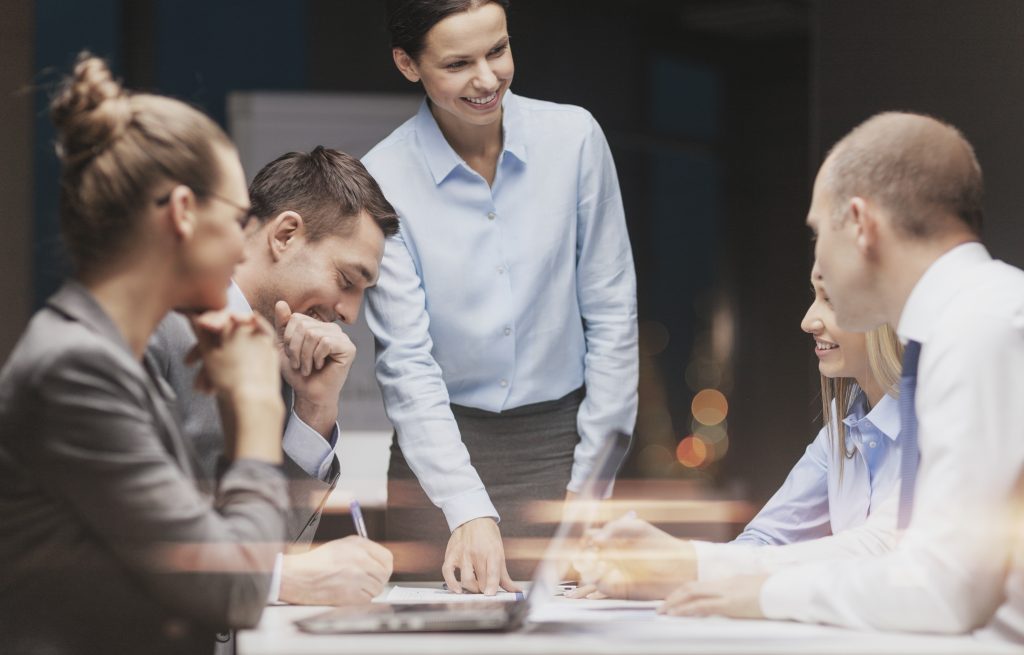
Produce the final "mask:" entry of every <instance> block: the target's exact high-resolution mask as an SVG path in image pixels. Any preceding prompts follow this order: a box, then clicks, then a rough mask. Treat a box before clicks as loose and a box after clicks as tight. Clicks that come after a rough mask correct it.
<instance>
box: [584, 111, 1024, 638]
mask: <svg viewBox="0 0 1024 655" xmlns="http://www.w3.org/2000/svg"><path fill="white" fill-rule="evenodd" d="M982 196H983V184H982V175H981V167H980V166H979V164H978V161H977V159H976V157H975V155H974V150H973V148H972V147H971V145H970V144H969V143H968V142H967V140H966V139H965V138H964V137H963V135H961V134H960V132H958V131H957V130H956V129H955V128H954V127H952V126H950V125H947V124H945V123H942V122H940V121H937V120H935V119H933V118H929V117H927V116H920V115H915V114H906V113H885V114H879V115H877V116H875V117H873V118H871V119H870V120H868V121H866V122H865V123H863V124H862V125H860V126H858V127H857V128H856V129H854V130H853V131H852V132H850V134H848V135H847V136H846V137H845V138H843V139H842V140H841V141H840V142H839V143H837V144H836V145H835V147H833V149H832V150H831V152H830V153H829V155H828V157H827V158H826V160H825V162H824V164H823V165H822V167H821V170H820V171H819V173H818V177H817V179H816V181H815V185H814V194H813V198H812V202H811V208H810V211H809V213H808V216H807V224H808V226H809V227H810V228H811V229H812V230H813V231H814V233H815V235H816V246H815V255H816V257H817V260H818V264H819V267H820V272H821V274H822V278H823V282H824V286H825V291H826V293H827V294H828V296H829V298H830V300H831V302H832V304H833V307H834V309H835V313H836V320H837V322H838V323H839V325H840V327H842V328H843V329H845V330H849V331H858V332H866V331H868V330H871V329H873V328H875V327H877V326H879V325H882V324H883V323H888V324H890V325H894V326H897V331H898V333H899V335H900V338H901V340H902V341H904V343H905V344H906V351H907V356H906V357H905V359H904V362H903V370H904V378H903V379H902V380H901V383H900V394H901V407H900V414H901V450H902V453H901V459H902V462H901V476H902V482H901V488H900V493H899V497H898V498H895V499H893V500H894V502H896V503H898V509H897V513H898V515H899V528H900V530H901V531H902V532H901V533H900V535H899V541H898V544H897V545H896V546H895V548H893V549H891V550H887V552H883V553H880V554H879V553H876V554H874V555H873V556H872V555H868V554H867V553H856V552H854V553H848V555H850V554H852V555H856V556H857V557H855V558H850V557H846V558H845V559H839V558H837V559H833V560H829V561H822V562H816V563H811V564H801V565H796V566H789V567H787V568H784V569H782V570H780V571H777V572H775V573H773V574H771V575H770V576H765V575H752V576H743V577H733V578H725V579H718V580H715V581H705V580H702V581H697V582H684V583H683V584H682V585H681V586H679V587H678V588H677V589H676V590H675V591H673V592H671V593H670V594H669V596H668V598H667V600H666V602H665V604H664V605H663V606H662V608H661V611H662V612H663V613H667V614H678V615H701V614H724V615H728V616H736V617H749V618H763V617H767V618H773V619H789V620H797V621H805V622H820V623H831V624H836V625H843V626H848V627H855V628H873V629H881V630H901V631H915V632H933V633H966V632H971V631H977V634H978V635H979V636H980V637H984V638H996V639H1000V640H1007V641H1014V642H1024V550H1022V548H1024V541H1022V539H1021V537H1022V536H1024V535H1022V534H1019V533H1021V532H1022V531H1021V529H1020V528H1019V527H1016V526H1019V525H1020V524H1021V520H1020V518H1021V517H1020V516H1019V512H1017V511H1015V506H1016V505H1018V504H1019V502H1015V501H1020V500H1021V491H1020V488H1021V486H1022V485H1021V471H1022V469H1024V402H1021V401H1022V399H1024V373H1022V372H1024V273H1022V272H1021V271H1020V270H1018V269H1016V268H1013V267H1012V266H1008V265H1007V264H1004V263H1002V262H998V261H995V260H993V259H992V258H991V257H990V256H989V254H988V252H987V251H986V249H985V247H984V246H983V245H982V244H981V243H980V232H981V224H982ZM1015 533H1018V534H1015ZM600 537H601V538H600V539H597V540H596V541H597V542H598V543H597V544H596V545H595V548H593V549H591V552H590V553H589V558H590V559H594V560H596V561H597V562H598V563H599V564H600V565H595V566H593V567H590V568H592V569H593V570H594V571H596V573H595V574H593V575H591V576H589V577H591V579H590V580H587V577H588V573H586V572H584V581H585V582H592V583H593V584H594V585H595V586H596V587H597V589H598V590H599V591H601V592H605V593H608V592H611V593H616V592H619V591H621V590H622V589H628V590H630V591H637V590H640V591H645V590H646V591H652V590H654V591H657V590H656V589H654V587H655V586H656V585H653V584H652V583H651V581H649V580H642V579H635V578H636V577H637V576H636V572H637V571H648V570H651V569H652V568H657V569H658V570H659V571H662V572H663V575H662V576H661V577H660V579H659V580H658V581H657V583H658V584H661V585H663V584H664V582H665V580H671V579H672V578H673V577H675V578H683V579H686V578H691V579H692V578H693V577H694V576H695V575H696V574H697V573H696V571H695V569H696V564H695V558H694V552H693V548H692V546H689V545H688V544H686V543H685V542H680V541H678V540H673V539H671V538H670V537H668V535H664V534H660V535H659V534H658V533H657V531H655V530H654V528H653V527H652V526H649V525H646V524H643V523H642V522H639V521H638V520H637V519H624V520H620V521H616V522H613V523H611V524H609V525H608V526H606V527H605V528H604V530H603V531H602V533H601V534H600ZM602 544H610V546H608V547H605V546H602ZM624 545H625V546H626V549H627V550H628V549H629V546H630V545H631V546H632V549H633V550H637V549H640V550H643V552H644V553H645V555H644V565H643V566H638V565H637V564H636V563H632V564H631V563H630V561H629V558H625V557H624V556H623V555H622V552H624V551H623V548H624ZM606 548H607V549H608V550H609V551H610V552H609V553H607V554H606V553H605V552H604V550H603V549H606ZM612 549H614V550H612ZM595 550H596V551H597V552H596V553H595V552H592V551H595ZM652 553H660V555H658V556H655V555H653V554H652ZM1015 558H1016V559H1015ZM620 560H621V561H620ZM650 562H655V563H656V566H655V565H652V564H651V563H650ZM585 564H588V565H589V562H585ZM666 566H667V567H668V568H671V569H672V571H671V572H670V571H668V570H667V569H666ZM578 568H580V567H578ZM586 568H587V566H584V567H582V568H581V572H583V571H584V569H586ZM645 585H646V586H645ZM662 593H664V592H662Z"/></svg>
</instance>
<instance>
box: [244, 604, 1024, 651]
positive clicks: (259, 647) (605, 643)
mask: <svg viewBox="0 0 1024 655" xmlns="http://www.w3.org/2000/svg"><path fill="white" fill-rule="evenodd" d="M559 602H572V601H559ZM325 609H327V608H323V607H297V606H280V607H269V608H267V610H266V612H264V615H263V620H262V621H261V622H260V625H259V626H258V627H257V628H256V629H255V630H246V631H242V632H240V633H239V636H238V654H239V655H272V654H273V655H327V654H328V653H345V654H346V655H421V654H422V655H427V654H437V655H463V654H465V655H470V654H472V655H477V654H486V655H542V654H551V655H560V654H562V653H585V654H587V655H602V654H608V655H643V654H650V655H656V654H661V653H706V654H716V655H724V654H741V653H743V654H745V653H762V654H764V653H767V654H772V655H791V654H793V653H829V654H846V655H855V654H863V655H905V654H908V653H914V654H918V653H920V654H924V653H928V654H936V655H946V654H954V653H955V654H959V655H986V654H988V653H993V654H996V653H1000V654H1001V653H1018V654H1019V653H1020V652H1021V650H1020V649H1019V648H1014V647H1010V646H1007V645H1001V644H995V643H990V642H982V641H979V640H976V639H974V638H971V637H931V636H915V635H895V634H880V633H870V632H857V631H852V630H844V629H841V628H831V627H825V626H813V625H797V624H792V623H785V622H773V621H736V620H730V619H723V618H706V619H678V618H668V617H656V616H654V615H653V612H652V613H651V614H650V615H643V616H637V612H633V611H627V612H622V613H618V612H615V611H609V612H602V613H601V614H602V615H601V616H600V617H596V616H595V620H591V621H586V622H574V623H539V624H528V625H527V626H526V627H525V628H524V629H523V630H521V631H518V632H513V633H444V634H439V633H432V634H375V635H334V636H323V635H310V634H305V633H303V632H301V631H299V630H298V629H297V628H296V627H295V626H294V624H293V621H295V620H296V619H299V618H302V617H305V616H310V615H312V614H316V613H318V612H322V611H324V610H325ZM617 614H618V615H619V616H620V617H621V618H618V619H617V618H616V615H617Z"/></svg>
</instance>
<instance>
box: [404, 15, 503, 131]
mask: <svg viewBox="0 0 1024 655" xmlns="http://www.w3.org/2000/svg"><path fill="white" fill-rule="evenodd" d="M403 57H404V59H403ZM395 59H396V62H397V63H398V64H399V69H400V70H401V71H402V73H403V74H404V75H405V76H406V78H408V79H409V80H410V81H413V82H417V81H418V82H422V83H423V89H424V91H426V93H427V96H428V97H429V98H430V102H431V104H432V105H433V109H434V116H435V117H436V118H437V121H438V123H440V124H441V125H442V126H445V125H449V126H454V125H460V124H468V125H473V126H486V125H491V124H493V123H494V122H495V121H499V120H501V101H502V99H503V98H504V96H505V93H506V92H507V91H508V88H509V85H510V84H511V83H512V76H513V74H514V73H515V63H514V62H513V60H512V51H511V50H510V47H509V37H508V24H507V22H506V18H505V10H504V8H502V6H501V5H499V4H496V3H494V2H487V3H485V4H482V5H479V6H476V7H471V8H470V9H468V10H467V11H463V12H459V13H456V14H452V15H451V16H448V17H447V18H445V19H444V20H442V21H440V22H439V23H437V24H436V25H434V26H433V27H432V28H431V29H430V31H429V32H427V37H426V47H425V48H424V49H423V52H421V53H420V55H419V58H418V59H417V60H416V61H412V60H411V59H409V58H408V56H406V55H404V52H403V51H401V50H400V49H396V52H395Z"/></svg>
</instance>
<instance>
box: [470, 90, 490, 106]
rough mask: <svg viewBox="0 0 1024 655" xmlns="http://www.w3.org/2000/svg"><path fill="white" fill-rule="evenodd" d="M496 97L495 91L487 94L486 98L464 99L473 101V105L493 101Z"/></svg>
mask: <svg viewBox="0 0 1024 655" xmlns="http://www.w3.org/2000/svg"><path fill="white" fill-rule="evenodd" d="M497 97H498V94H497V93H496V92H495V93H492V94H491V95H489V96H487V97H486V98H466V100H467V101H469V102H471V103H473V104H474V105H486V104H487V103H489V102H491V101H493V100H494V99H495V98H497Z"/></svg>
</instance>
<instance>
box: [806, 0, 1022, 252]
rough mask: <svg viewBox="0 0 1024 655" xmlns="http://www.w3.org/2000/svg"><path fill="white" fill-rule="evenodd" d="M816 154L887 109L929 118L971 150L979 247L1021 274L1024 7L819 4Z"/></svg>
mask: <svg viewBox="0 0 1024 655" xmlns="http://www.w3.org/2000/svg"><path fill="white" fill-rule="evenodd" d="M816 33H817V34H818V35H819V38H818V39H817V57H816V65H815V70H814V74H815V86H816V88H817V94H816V98H815V107H816V115H817V118H818V120H817V121H816V126H815V128H816V131H817V134H818V138H817V139H816V141H817V143H816V145H815V151H816V155H820V154H822V152H823V151H824V150H825V149H827V148H828V145H829V144H830V143H832V142H833V141H835V140H836V139H837V138H838V137H840V136H842V134H843V133H844V132H845V131H847V130H848V129H850V127H851V126H853V125H855V124H856V123H858V122H859V121H861V120H863V119H865V118H867V117H868V116H870V115H871V114H873V113H875V112H877V111H882V110H886V109H906V110H912V111H918V112H924V113H927V114H932V115H934V116H937V117H939V118H942V119H944V120H947V121H949V122H951V123H952V124H954V125H956V126H957V127H958V128H960V130H962V131H963V133H964V134H965V136H966V137H967V138H968V140H970V141H971V143H972V144H974V148H975V151H976V153H977V155H978V159H979V160H980V162H981V167H982V170H983V171H984V174H985V184H986V203H985V209H986V219H987V225H986V227H985V242H986V245H988V247H989V249H990V250H991V251H992V253H993V255H994V256H996V257H999V258H1000V259H1004V260H1006V261H1008V262H1010V263H1012V264H1014V265H1016V266H1024V221H1022V220H1021V216H1020V215H1021V208H1022V207H1024V186H1022V184H1021V176H1022V175H1024V3H1022V2H1019V1H1017V0H972V1H970V2H966V1H963V0H900V1H899V2H886V1H885V0H859V1H856V2H852V1H851V2H832V1H830V0H829V1H823V2H821V3H820V6H819V9H818V12H817V20H816Z"/></svg>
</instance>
